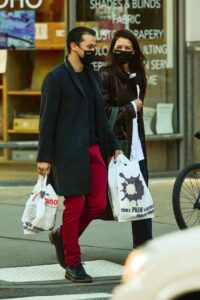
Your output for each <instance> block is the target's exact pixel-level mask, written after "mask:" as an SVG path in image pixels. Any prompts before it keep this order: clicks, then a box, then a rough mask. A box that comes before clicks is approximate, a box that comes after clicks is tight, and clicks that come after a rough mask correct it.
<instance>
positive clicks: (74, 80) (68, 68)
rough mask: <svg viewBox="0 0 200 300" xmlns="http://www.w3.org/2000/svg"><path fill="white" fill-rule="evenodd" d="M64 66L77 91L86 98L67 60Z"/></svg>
mask: <svg viewBox="0 0 200 300" xmlns="http://www.w3.org/2000/svg"><path fill="white" fill-rule="evenodd" d="M65 66H66V68H67V70H68V72H69V74H70V76H71V78H72V80H73V82H74V84H75V86H76V87H77V88H78V89H79V91H80V92H81V93H82V94H83V96H84V97H86V96H85V93H84V91H83V89H82V86H81V84H80V81H79V79H78V76H77V75H76V72H75V71H74V69H73V68H72V66H71V64H70V63H69V62H68V60H67V59H65Z"/></svg>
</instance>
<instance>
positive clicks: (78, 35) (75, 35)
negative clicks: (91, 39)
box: [67, 26, 96, 53]
mask: <svg viewBox="0 0 200 300" xmlns="http://www.w3.org/2000/svg"><path fill="white" fill-rule="evenodd" d="M84 34H90V35H93V36H96V32H95V31H94V30H93V29H91V28H88V27H84V26H79V27H75V28H73V29H72V30H71V31H70V32H69V33H68V35H67V50H68V53H70V52H71V47H70V44H71V43H72V42H74V43H76V44H77V45H79V44H80V43H81V42H82V41H83V35H84Z"/></svg>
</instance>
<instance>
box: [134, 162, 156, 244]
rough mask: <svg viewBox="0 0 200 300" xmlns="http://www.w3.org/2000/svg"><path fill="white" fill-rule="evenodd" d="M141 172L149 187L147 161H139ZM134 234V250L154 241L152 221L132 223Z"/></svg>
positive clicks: (145, 220)
mask: <svg viewBox="0 0 200 300" xmlns="http://www.w3.org/2000/svg"><path fill="white" fill-rule="evenodd" d="M139 165H140V170H141V173H142V175H143V177H144V180H145V182H146V184H147V186H148V171H147V166H146V161H145V160H141V161H139ZM131 225H132V234H133V248H136V247H138V246H140V245H142V244H144V243H145V242H146V241H148V240H151V239H152V219H144V220H138V221H132V222H131Z"/></svg>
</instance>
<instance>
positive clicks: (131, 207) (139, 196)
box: [108, 154, 154, 222]
mask: <svg viewBox="0 0 200 300" xmlns="http://www.w3.org/2000/svg"><path fill="white" fill-rule="evenodd" d="M108 187H109V198H110V202H111V207H112V211H113V216H114V218H115V220H117V221H118V222H121V221H130V220H132V221H134V220H135V221H136V220H141V219H147V218H152V217H154V205H153V200H152V197H151V194H150V192H149V189H148V187H147V186H146V183H145V181H144V178H143V176H142V173H141V171H140V167H139V163H138V162H137V161H130V160H128V158H127V157H126V156H125V155H123V154H120V155H118V157H117V159H114V158H112V160H111V161H110V164H109V167H108Z"/></svg>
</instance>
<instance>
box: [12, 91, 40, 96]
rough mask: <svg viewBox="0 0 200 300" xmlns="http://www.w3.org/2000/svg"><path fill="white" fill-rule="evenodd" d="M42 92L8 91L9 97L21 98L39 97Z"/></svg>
mask: <svg viewBox="0 0 200 300" xmlns="http://www.w3.org/2000/svg"><path fill="white" fill-rule="evenodd" d="M40 94H41V92H40V91H36V90H18V91H8V95H13V96H14V95H16V96H18V95H20V96H26V95H29V96H30V95H31V96H38V95H40Z"/></svg>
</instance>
